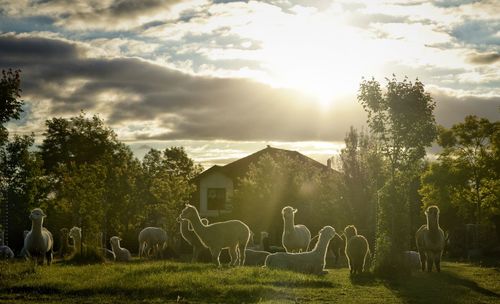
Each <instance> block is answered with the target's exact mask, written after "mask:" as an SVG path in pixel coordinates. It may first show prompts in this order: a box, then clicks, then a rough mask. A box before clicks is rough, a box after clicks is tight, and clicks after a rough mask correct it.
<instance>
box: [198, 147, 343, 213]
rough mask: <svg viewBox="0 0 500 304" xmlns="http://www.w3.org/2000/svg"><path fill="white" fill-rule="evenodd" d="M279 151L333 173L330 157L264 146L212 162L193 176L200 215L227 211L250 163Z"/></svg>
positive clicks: (230, 207)
mask: <svg viewBox="0 0 500 304" xmlns="http://www.w3.org/2000/svg"><path fill="white" fill-rule="evenodd" d="M280 153H281V154H285V155H286V156H289V157H291V158H297V159H299V160H301V161H303V162H306V163H308V164H310V165H311V166H314V167H317V168H318V169H320V170H327V171H331V172H332V173H334V172H336V171H334V170H333V169H332V168H331V161H330V160H328V163H327V164H326V165H325V164H322V163H320V162H318V161H315V160H313V159H311V158H309V157H307V156H305V155H303V154H301V153H299V152H297V151H291V150H284V149H278V148H274V147H271V146H267V147H266V148H265V149H262V150H260V151H257V152H255V153H253V154H251V155H249V156H246V157H244V158H241V159H238V160H236V161H234V162H232V163H229V164H227V165H225V166H218V165H214V166H212V167H210V168H209V169H207V170H205V171H203V172H202V173H201V174H200V175H198V176H197V177H196V178H195V182H196V186H197V191H196V192H195V193H194V195H193V198H192V203H193V204H194V205H195V206H196V207H197V208H198V210H199V211H200V215H201V216H203V217H217V216H219V215H222V214H227V213H230V212H231V210H232V205H231V198H232V196H233V193H234V190H235V189H237V188H238V179H239V178H242V177H244V176H245V175H246V173H247V172H248V170H249V167H250V164H252V163H256V162H257V161H258V160H259V159H260V157H262V156H263V155H266V154H269V155H271V156H275V155H278V154H280Z"/></svg>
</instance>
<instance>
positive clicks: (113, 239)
mask: <svg viewBox="0 0 500 304" xmlns="http://www.w3.org/2000/svg"><path fill="white" fill-rule="evenodd" d="M121 240H122V239H121V238H120V237H118V236H112V237H111V238H110V239H109V243H110V244H111V246H113V247H120V241H121Z"/></svg>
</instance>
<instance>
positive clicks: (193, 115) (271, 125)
mask: <svg viewBox="0 0 500 304" xmlns="http://www.w3.org/2000/svg"><path fill="white" fill-rule="evenodd" d="M10 67H11V68H16V69H17V68H20V69H21V70H22V90H23V93H22V97H23V99H24V100H25V102H26V105H25V113H24V115H23V117H22V119H21V120H20V121H17V122H13V123H10V124H9V125H8V127H9V130H10V132H11V134H29V133H30V132H34V133H35V135H36V136H37V137H38V142H40V139H41V138H42V133H43V130H44V121H45V120H46V119H49V118H51V117H54V116H57V117H69V116H74V115H78V114H79V113H80V111H81V110H84V111H85V112H86V113H88V114H99V115H100V117H101V118H103V119H104V121H105V123H106V124H107V125H109V126H111V127H112V128H113V129H114V130H115V131H116V133H117V134H118V136H119V139H120V140H122V141H124V142H126V143H127V144H129V145H131V147H132V149H133V151H134V152H135V153H136V155H138V156H139V157H142V155H143V154H144V153H145V152H146V151H147V150H148V149H149V148H150V147H155V148H160V149H163V148H165V147H167V146H172V145H176V146H179V145H182V146H185V147H186V150H187V152H188V154H189V155H190V156H191V157H193V158H194V159H195V160H196V161H198V162H201V163H203V164H204V165H205V166H207V165H209V164H213V163H220V164H222V163H226V162H227V161H230V160H232V159H235V158H239V157H242V156H245V155H247V154H249V153H252V152H255V151H257V150H259V149H262V148H264V147H265V146H266V144H271V145H272V146H275V147H281V148H285V149H292V150H297V151H299V152H302V153H303V154H306V155H309V156H311V157H313V158H315V159H317V160H319V161H321V162H324V161H325V160H326V158H327V157H329V156H332V155H333V154H335V153H337V152H338V150H339V149H340V148H341V144H342V142H343V138H344V136H345V133H346V132H347V131H348V129H349V127H350V126H351V125H353V126H355V127H357V128H361V127H362V126H363V124H364V121H365V119H366V118H365V115H364V112H363V109H362V107H361V105H360V104H359V103H358V102H357V101H356V94H357V90H358V87H359V83H360V82H361V80H362V77H366V78H371V77H372V76H373V77H375V78H376V79H377V80H379V81H381V82H382V83H384V77H389V76H391V75H392V74H393V73H394V74H395V75H396V76H397V77H398V78H399V79H403V77H404V76H405V75H407V76H408V77H409V78H410V79H411V80H414V79H415V78H416V77H418V78H419V79H420V80H421V81H422V82H423V83H424V84H425V85H426V89H427V90H428V91H429V92H430V93H431V94H432V96H433V97H434V99H435V101H436V102H437V108H436V112H435V114H436V118H437V121H438V123H440V124H443V125H445V126H448V127H449V126H451V125H452V124H453V123H457V122H460V121H462V120H463V118H464V117H465V115H467V114H476V115H478V116H481V117H486V118H489V119H490V120H498V119H499V118H500V4H499V3H498V1H496V0H492V1H459V0H452V1H416V0H415V1H379V0H366V1H356V0H341V1H322V0H318V1H314V0H298V1H287V0H275V1H217V0H213V1H207V0H201V1H175V0H171V1H159V0H143V1H132V0H96V1H72V0H54V1H50V0H46V1H43V0H40V1H27V0H12V1H5V0H0V69H6V68H10Z"/></svg>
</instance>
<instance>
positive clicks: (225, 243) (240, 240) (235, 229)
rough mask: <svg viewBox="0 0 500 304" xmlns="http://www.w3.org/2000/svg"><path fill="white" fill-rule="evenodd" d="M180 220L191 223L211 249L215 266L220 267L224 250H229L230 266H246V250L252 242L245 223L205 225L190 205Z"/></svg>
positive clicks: (182, 213)
mask: <svg viewBox="0 0 500 304" xmlns="http://www.w3.org/2000/svg"><path fill="white" fill-rule="evenodd" d="M180 218H181V219H185V220H188V221H189V222H190V223H191V226H192V227H193V231H194V233H196V235H197V236H198V237H199V239H200V241H201V242H202V243H203V245H204V246H205V247H208V249H210V253H211V254H212V259H213V261H214V263H215V264H217V265H218V266H220V261H219V255H220V252H221V250H222V249H224V248H228V249H229V255H230V256H231V262H230V265H234V266H236V265H244V264H245V250H246V247H247V244H248V241H249V240H250V228H248V226H247V225H246V224H245V223H243V222H242V221H238V220H229V221H225V222H219V223H213V224H208V225H204V224H203V223H202V221H201V219H200V215H199V213H198V210H196V208H195V207H194V206H191V205H189V204H186V207H185V208H184V209H183V210H182V212H181V215H180Z"/></svg>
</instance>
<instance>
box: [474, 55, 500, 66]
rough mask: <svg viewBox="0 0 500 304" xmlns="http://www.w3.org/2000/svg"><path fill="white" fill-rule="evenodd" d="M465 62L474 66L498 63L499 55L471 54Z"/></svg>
mask: <svg viewBox="0 0 500 304" xmlns="http://www.w3.org/2000/svg"><path fill="white" fill-rule="evenodd" d="M467 60H468V61H469V62H470V63H474V64H492V63H495V62H497V61H500V53H486V54H471V55H469V56H468V57H467Z"/></svg>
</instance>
